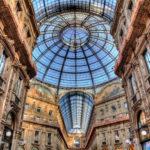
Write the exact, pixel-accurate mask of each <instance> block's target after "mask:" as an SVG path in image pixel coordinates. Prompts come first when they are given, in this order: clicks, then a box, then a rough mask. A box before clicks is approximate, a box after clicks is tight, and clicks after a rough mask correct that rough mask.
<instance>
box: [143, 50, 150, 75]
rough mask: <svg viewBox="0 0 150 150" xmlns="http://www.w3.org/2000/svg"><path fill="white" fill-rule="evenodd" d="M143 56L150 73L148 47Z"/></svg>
mask: <svg viewBox="0 0 150 150" xmlns="http://www.w3.org/2000/svg"><path fill="white" fill-rule="evenodd" d="M143 57H144V60H145V63H146V66H147V70H148V72H149V73H150V52H149V51H148V50H147V49H146V50H145V51H144V53H143Z"/></svg>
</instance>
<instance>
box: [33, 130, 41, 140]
mask: <svg viewBox="0 0 150 150" xmlns="http://www.w3.org/2000/svg"><path fill="white" fill-rule="evenodd" d="M39 136H40V132H39V131H35V136H34V143H39Z"/></svg>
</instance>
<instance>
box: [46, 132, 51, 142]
mask: <svg viewBox="0 0 150 150" xmlns="http://www.w3.org/2000/svg"><path fill="white" fill-rule="evenodd" d="M47 145H51V133H48V134H47Z"/></svg>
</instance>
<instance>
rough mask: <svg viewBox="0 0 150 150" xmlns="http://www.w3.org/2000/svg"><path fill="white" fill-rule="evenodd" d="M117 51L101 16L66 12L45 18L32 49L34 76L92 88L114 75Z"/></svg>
mask: <svg viewBox="0 0 150 150" xmlns="http://www.w3.org/2000/svg"><path fill="white" fill-rule="evenodd" d="M117 55H118V52H117V49H116V47H115V44H114V40H113V38H112V36H111V34H110V24H109V23H108V21H107V20H106V19H104V18H102V17H99V16H96V15H92V14H89V13H83V12H82V13H81V12H68V13H61V14H57V15H55V16H53V17H50V18H47V20H45V21H44V22H43V23H42V24H41V25H40V36H39V37H38V39H37V45H36V47H35V49H34V51H33V58H34V60H35V62H36V65H37V70H38V72H37V76H36V78H37V79H38V80H41V81H43V82H46V83H49V84H51V85H53V86H55V87H57V88H95V87H97V86H100V85H102V84H104V83H106V82H109V81H111V80H113V79H115V78H116V76H115V74H114V70H113V67H114V64H115V60H116V57H117Z"/></svg>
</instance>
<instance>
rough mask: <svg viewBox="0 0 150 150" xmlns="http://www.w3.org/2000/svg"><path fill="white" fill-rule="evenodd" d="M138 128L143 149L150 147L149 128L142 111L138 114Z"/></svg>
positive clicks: (147, 149)
mask: <svg viewBox="0 0 150 150" xmlns="http://www.w3.org/2000/svg"><path fill="white" fill-rule="evenodd" d="M137 123H138V130H139V136H140V142H141V143H142V147H143V150H149V149H150V134H149V129H148V126H147V124H146V117H145V113H144V112H143V111H140V112H139V114H138V122H137Z"/></svg>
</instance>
